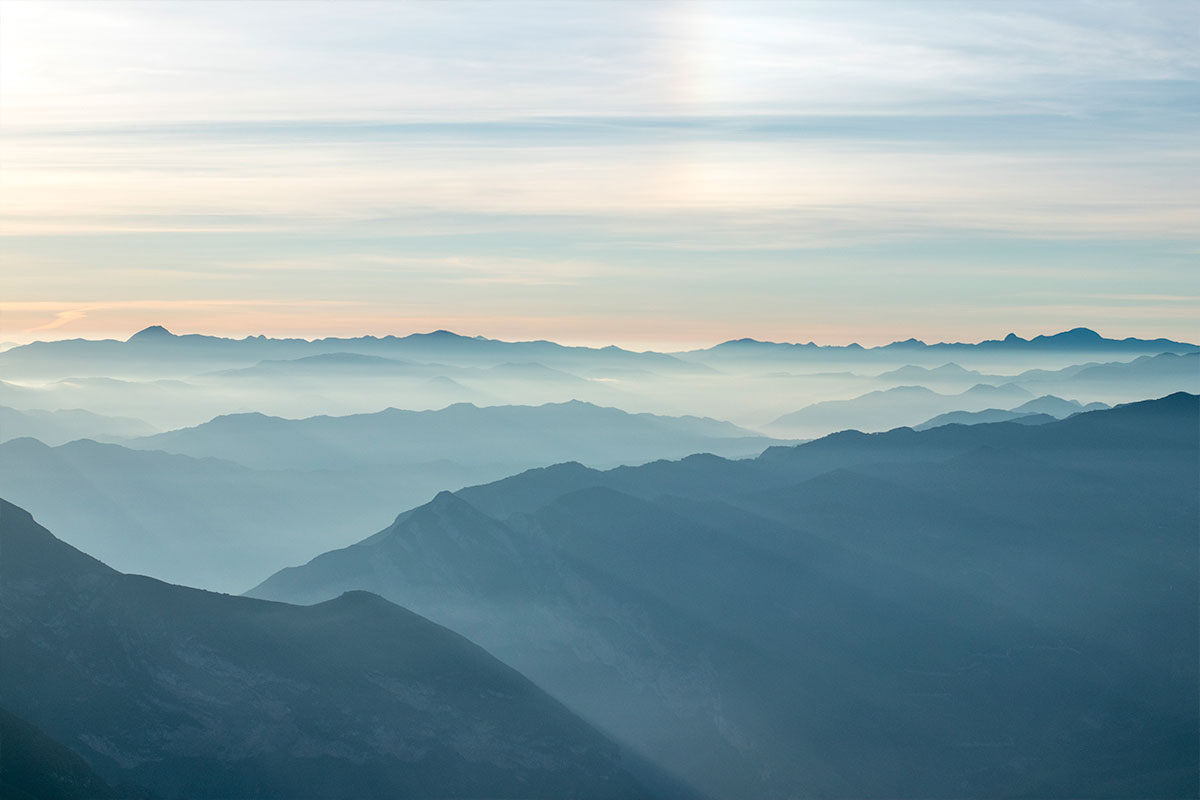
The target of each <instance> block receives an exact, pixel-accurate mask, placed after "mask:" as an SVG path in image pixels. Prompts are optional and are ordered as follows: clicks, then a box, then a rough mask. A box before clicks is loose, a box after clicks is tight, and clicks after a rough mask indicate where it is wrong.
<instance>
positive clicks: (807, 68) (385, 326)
mask: <svg viewBox="0 0 1200 800" xmlns="http://www.w3.org/2000/svg"><path fill="white" fill-rule="evenodd" d="M0 59H2V61H0V147H2V152H3V154H4V158H3V159H2V163H0V201H2V203H3V208H2V209H0V257H2V258H3V262H2V270H0V339H5V340H18V341H23V340H28V339H31V338H59V337H63V336H76V335H88V336H94V335H114V336H125V335H128V333H130V332H132V330H135V329H137V328H138V327H141V326H143V325H145V324H150V323H163V324H166V325H168V326H169V327H172V328H173V329H178V330H180V331H203V332H213V333H226V334H236V335H242V334H248V333H260V332H261V333H268V334H287V335H303V336H319V335H330V334H356V333H377V334H382V333H407V332H410V331H413V330H429V329H433V328H441V327H445V328H451V329H454V330H458V331H460V332H463V333H468V334H484V335H489V336H496V337H503V338H535V337H536V338H542V337H544V338H553V339H557V340H560V341H566V342H581V343H609V342H615V343H619V344H626V345H631V346H654V347H676V346H678V347H685V346H692V345H697V344H709V343H713V342H716V341H720V340H722V339H727V338H734V337H741V336H754V337H757V338H771V339H780V340H801V341H808V340H817V341H825V342H842V343H844V342H848V341H859V342H862V343H877V342H884V341H890V340H892V339H896V338H907V337H908V336H910V335H911V336H918V337H920V338H924V339H934V340H936V339H976V338H984V337H991V336H998V335H1003V334H1005V333H1007V332H1008V331H1010V330H1012V331H1016V332H1018V333H1022V334H1026V335H1029V334H1034V333H1039V332H1047V331H1055V330H1061V329H1065V328H1069V327H1074V326H1077V325H1087V326H1089V327H1094V328H1097V329H1098V330H1100V331H1102V332H1104V333H1106V334H1108V335H1113V336H1126V335H1144V336H1150V335H1154V336H1158V335H1167V336H1173V337H1177V338H1186V339H1191V340H1195V339H1200V331H1198V330H1197V328H1198V327H1200V326H1197V324H1196V319H1197V318H1200V276H1198V273H1197V264H1198V263H1200V211H1198V209H1200V160H1198V155H1200V91H1198V89H1200V3H1195V2H1177V3H1155V4H1146V3H1067V2H1055V3H1039V4H1021V3H993V4H988V3H951V2H938V3H906V2H886V3H868V2H843V3H791V4H789V3H779V2H776V3H763V4H754V3H746V2H739V3H727V4H726V3H703V2H687V3H632V2H626V3H597V4H588V3H578V2H572V3H566V2H562V3H538V4H516V3H486V4H474V3H436V4H419V3H404V4H400V3H366V4H356V3H336V4H326V3H286V2H269V3H262V4H253V3H233V2H202V3H184V2H171V3H153V4H136V3H135V4H126V3H104V2H86V3H79V4H70V3H68V4H58V3H27V2H4V3H2V4H0Z"/></svg>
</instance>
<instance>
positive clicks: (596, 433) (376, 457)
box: [125, 401, 774, 472]
mask: <svg viewBox="0 0 1200 800" xmlns="http://www.w3.org/2000/svg"><path fill="white" fill-rule="evenodd" d="M773 443H774V442H773V441H772V440H771V439H768V438H766V437H763V436H759V435H757V434H755V433H753V432H751V431H749V430H746V429H744V428H739V427H737V426H735V425H731V424H730V423H727V422H721V421H718V420H712V419H701V418H696V417H663V416H655V415H652V414H629V413H626V412H624V411H621V410H619V409H616V408H605V407H600V406H595V405H592V404H591V403H583V402H578V401H572V402H568V403H548V404H545V405H542V406H485V407H477V406H475V405H473V404H470V403H458V404H455V405H452V406H448V407H447V408H444V409H440V410H437V411H405V410H401V409H396V408H389V409H386V410H384V411H380V412H377V413H373V414H355V415H351V416H344V417H328V416H320V417H310V418H307V419H298V420H297V419H283V418H279V417H270V416H266V415H264V414H257V413H253V414H233V415H226V416H221V417H217V418H216V419H214V420H212V421H211V422H207V423H205V424H203V425H199V426H196V427H193V428H186V429H182V430H176V431H169V432H167V433H163V434H157V435H153V436H148V437H143V438H139V439H135V440H131V441H128V442H126V443H125V444H126V445H127V446H129V447H133V448H138V449H153V450H166V451H168V452H173V453H181V454H184V455H191V456H196V457H205V456H213V457H218V458H225V459H229V460H231V461H236V462H238V463H241V464H244V465H246V466H251V467H256V468H262V469H325V470H328V469H344V468H352V467H361V466H367V465H385V464H387V465H405V464H421V463H426V462H430V461H438V460H449V461H454V462H458V463H462V464H472V463H475V464H478V463H485V464H504V465H507V466H509V467H510V469H509V472H516V471H519V470H520V469H523V468H528V467H530V466H534V465H538V464H549V463H554V462H557V461H562V460H564V459H568V458H573V459H578V460H583V461H587V462H590V463H592V464H596V465H598V466H612V465H614V464H620V463H638V462H643V461H649V460H652V459H656V458H679V457H682V456H684V455H687V454H689V453H695V452H700V451H711V452H716V453H720V454H723V455H732V456H746V455H757V454H758V453H760V452H762V450H763V449H764V448H766V447H767V446H768V445H770V444H773Z"/></svg>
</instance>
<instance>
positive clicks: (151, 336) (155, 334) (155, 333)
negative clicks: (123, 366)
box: [125, 325, 175, 342]
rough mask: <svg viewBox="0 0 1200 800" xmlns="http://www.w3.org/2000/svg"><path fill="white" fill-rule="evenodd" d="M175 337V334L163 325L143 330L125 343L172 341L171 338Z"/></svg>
mask: <svg viewBox="0 0 1200 800" xmlns="http://www.w3.org/2000/svg"><path fill="white" fill-rule="evenodd" d="M174 336H175V334H173V333H171V332H170V331H169V330H167V329H166V328H164V327H163V326H162V325H151V326H150V327H148V328H142V329H141V330H140V331H138V332H137V333H135V334H134V335H133V336H130V337H129V338H128V339H126V340H125V341H127V342H133V341H139V342H140V341H154V340H161V339H171V338H174Z"/></svg>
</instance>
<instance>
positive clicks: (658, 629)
mask: <svg viewBox="0 0 1200 800" xmlns="http://www.w3.org/2000/svg"><path fill="white" fill-rule="evenodd" d="M1198 465H1200V398H1197V397H1196V396H1195V395H1188V394H1183V393H1179V394H1175V395H1171V396H1168V397H1165V398H1163V399H1160V400H1155V401H1148V402H1142V403H1135V404H1131V405H1127V406H1121V407H1118V408H1115V409H1112V410H1106V411H1094V412H1086V413H1081V414H1077V415H1075V416H1072V417H1070V418H1068V419H1066V420H1062V421H1058V422H1050V423H1047V424H1044V425H1037V426H1024V425H1017V424H1012V423H998V424H982V425H973V426H945V427H939V428H934V429H931V430H927V431H921V432H915V431H912V430H910V429H899V430H895V431H891V432H889V433H886V434H875V435H867V434H861V433H856V432H847V433H844V434H838V435H835V436H830V437H827V438H824V439H821V440H818V441H815V442H812V443H809V444H805V445H801V446H798V447H776V448H771V449H769V450H767V451H766V452H765V453H764V454H763V455H762V456H761V457H759V458H757V459H753V460H746V461H727V460H724V459H721V458H718V457H715V456H695V457H691V458H687V459H684V460H682V461H678V462H657V463H652V464H648V465H645V466H642V467H632V468H631V467H625V468H619V469H615V470H610V471H607V472H599V471H596V470H591V469H587V468H585V467H582V466H580V465H578V464H564V465H559V466H555V467H551V468H547V469H540V470H534V471H531V472H527V473H524V474H522V475H518V476H514V477H511V478H508V479H505V480H502V481H498V482H496V483H493V484H488V485H483V486H478V487H472V488H469V489H464V490H461V491H459V492H457V493H454V494H450V493H444V494H441V495H439V496H438V497H437V498H436V499H435V500H434V501H433V502H431V503H429V504H427V505H425V506H422V507H419V508H416V509H413V510H411V511H409V512H406V513H404V514H401V515H400V516H399V517H398V518H397V520H396V522H395V523H394V524H393V525H392V526H391V527H389V528H387V529H385V530H383V531H381V532H380V533H378V534H376V535H374V536H372V537H370V538H368V539H366V540H364V541H363V542H362V543H360V544H359V545H355V546H352V547H349V548H346V549H343V550H339V551H335V552H330V553H328V554H326V555H323V556H321V557H319V558H317V559H314V560H313V561H311V562H310V563H308V564H306V565H304V566H302V567H298V568H295V569H289V570H284V571H283V572H281V573H279V574H278V575H276V576H274V577H273V578H271V579H270V580H268V581H267V582H266V583H264V584H263V585H262V586H260V587H258V588H257V589H256V590H255V591H254V592H252V594H253V595H254V596H258V597H265V598H276V599H287V600H291V601H295V602H310V603H311V602H322V601H325V600H327V599H328V598H331V597H337V596H339V595H340V594H341V593H342V592H343V591H346V590H348V589H355V588H357V589H367V590H370V591H375V592H378V593H380V594H382V595H384V596H385V597H388V598H390V599H392V600H395V601H397V602H401V603H402V604H405V605H407V606H408V607H411V608H413V609H414V610H416V611H418V613H422V614H425V615H427V616H428V617H429V618H431V619H433V620H434V621H436V622H439V623H441V624H444V625H446V626H447V627H450V628H452V629H454V630H457V631H459V632H460V633H463V634H465V635H467V636H468V637H471V638H474V639H475V640H476V641H479V642H480V643H481V644H483V645H484V646H486V647H488V648H489V649H491V650H492V652H494V653H495V654H496V655H497V656H499V657H500V658H501V659H502V660H504V661H506V662H507V663H509V664H512V665H514V666H515V667H517V668H518V669H520V670H521V671H522V672H524V673H525V674H527V675H529V676H530V677H531V678H533V679H534V680H535V682H537V683H538V684H539V685H541V686H542V687H544V688H546V689H547V690H549V691H550V693H551V694H553V695H554V696H556V697H558V698H560V699H562V700H563V701H564V702H566V703H567V704H568V705H569V706H571V707H572V708H574V709H576V710H578V711H580V712H582V713H583V715H584V716H585V717H587V718H589V719H592V720H594V721H596V722H597V723H599V724H600V726H601V727H602V728H604V729H605V730H608V731H610V732H612V733H613V734H614V735H616V736H617V737H618V738H620V739H623V740H625V741H628V742H630V743H632V744H634V745H635V746H636V747H637V748H638V749H640V750H641V751H643V752H645V753H646V754H647V755H649V756H650V757H651V758H652V759H654V760H655V761H657V762H658V763H660V764H662V765H664V766H665V767H667V768H668V769H669V770H670V771H672V772H674V773H676V774H679V775H681V776H683V777H685V778H687V779H689V780H690V781H692V782H694V783H695V784H697V785H702V786H704V787H705V788H706V789H709V790H711V791H712V793H713V794H714V795H717V796H720V797H729V798H744V797H780V798H782V797H794V796H820V797H890V798H896V797H925V798H928V797H994V796H1029V797H1032V796H1037V797H1067V796H1070V797H1087V798H1092V797H1095V798H1099V797H1135V796H1136V797H1180V798H1183V797H1189V798H1190V797H1195V796H1196V795H1197V792H1198V790H1200V768H1198V766H1197V759H1196V757H1195V756H1196V752H1197V749H1198V747H1200V712H1198V708H1200V690H1198V683H1200V678H1198V676H1197V671H1196V663H1197V659H1198V658H1200V643H1198V638H1200V634H1198V631H1200V612H1198V606H1197V602H1196V597H1197V592H1198V591H1200V577H1198V575H1197V571H1198V563H1200V545H1198V542H1200V529H1198V526H1200V522H1198V520H1200V498H1198V496H1197V491H1196V479H1197V469H1198Z"/></svg>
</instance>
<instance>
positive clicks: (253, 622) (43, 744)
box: [0, 501, 681, 800]
mask: <svg viewBox="0 0 1200 800" xmlns="http://www.w3.org/2000/svg"><path fill="white" fill-rule="evenodd" d="M0 553H2V556H3V558H2V559H0V650H2V651H3V658H2V659H0V706H3V707H5V708H7V709H9V710H11V711H12V712H13V713H14V714H16V715H17V716H18V717H20V718H21V719H23V720H27V721H28V722H29V723H32V725H35V726H36V727H37V728H38V729H40V732H39V731H36V730H34V729H33V728H31V727H29V726H25V727H22V725H24V723H21V722H20V721H19V720H18V721H16V722H13V721H12V720H9V719H8V718H7V717H5V718H3V721H4V725H5V730H6V731H7V730H9V729H10V728H14V729H16V730H18V732H19V733H20V736H18V738H17V739H16V740H15V741H14V740H9V739H8V738H7V736H6V741H5V742H4V749H5V755H6V757H7V755H8V753H9V752H10V751H9V748H10V747H14V746H18V745H21V744H22V743H25V744H27V745H28V746H29V748H30V750H31V752H35V753H38V754H40V755H39V758H40V759H41V762H38V761H37V760H35V761H34V762H31V763H27V764H26V765H25V766H26V767H29V769H27V770H25V772H24V773H21V774H12V773H10V767H9V766H6V767H5V773H4V777H5V780H6V781H8V780H9V778H10V777H12V779H13V780H14V781H15V780H17V779H18V778H19V779H20V780H21V781H22V784H21V785H22V786H31V785H37V782H38V781H39V780H41V781H43V782H45V781H50V782H51V783H54V781H55V780H58V781H59V783H62V781H67V782H68V784H69V785H70V786H74V788H73V789H70V791H68V792H67V793H66V794H65V795H61V796H71V797H75V798H80V797H105V796H113V795H106V794H105V792H106V791H108V789H107V787H106V786H105V783H107V784H109V785H120V784H125V785H126V786H129V785H136V786H140V787H144V789H145V790H148V791H149V792H150V793H152V794H154V795H157V796H160V797H164V798H250V797H262V798H268V797H273V798H316V797H319V798H381V800H382V799H383V798H398V797H420V798H433V797H437V798H451V797H464V798H465V797H471V798H477V797H506V798H518V797H519V798H530V797H540V798H583V797H587V798H592V797H606V798H627V797H649V796H652V795H653V794H654V793H652V792H650V791H648V790H647V789H646V788H645V785H644V784H643V782H642V780H641V779H640V778H635V777H634V776H633V774H631V771H630V769H631V768H630V766H629V765H628V764H627V763H626V758H625V756H624V755H623V754H622V752H621V751H620V749H619V748H618V747H617V746H616V745H615V744H614V743H613V742H611V741H610V740H608V739H606V738H605V737H604V736H602V735H601V734H599V733H597V732H596V731H594V730H593V729H591V728H590V727H589V726H588V725H587V724H585V723H584V722H583V721H581V720H580V719H579V718H577V717H576V716H574V715H573V714H572V713H571V712H569V711H568V710H567V709H565V708H564V707H562V706H561V705H560V704H559V703H557V702H556V701H554V700H552V699H551V698H549V697H547V696H546V695H545V694H544V693H543V692H542V691H541V690H540V689H538V688H537V687H536V686H534V685H533V684H532V683H530V682H529V681H528V680H526V679H525V678H523V677H522V676H521V675H519V674H518V673H516V672H515V671H513V670H512V669H510V668H508V667H506V666H505V665H503V664H501V663H500V662H498V661H497V660H496V659H494V658H492V657H491V656H489V655H488V654H487V653H486V652H484V651H483V650H482V649H480V648H479V647H477V646H475V645H473V644H471V643H470V642H468V641H467V640H465V639H463V638H462V637H460V636H458V635H457V634H454V633H452V632H450V631H448V630H446V629H444V628H442V627H440V626H438V625H435V624H433V623H431V622H429V621H428V620H426V619H423V618H422V617H419V616H417V615H416V614H413V613H411V612H409V611H406V610H405V609H403V608H400V607H398V606H396V605H393V604H392V603H389V602H387V601H386V600H383V599H382V598H380V597H378V596H376V595H372V594H368V593H366V592H349V593H346V594H344V595H342V596H340V597H338V598H335V599H332V600H330V601H328V602H324V603H320V604H318V605H315V606H312V607H297V606H290V605H286V604H283V603H274V602H267V601H262V600H251V599H249V598H243V597H231V596H229V595H220V594H214V593H211V592H204V591H199V590H195V589H187V588H183V587H179V586H172V585H170V584H165V583H162V582H159V581H156V580H153V579H150V578H145V577H142V576H137V575H124V574H121V573H118V572H116V571H114V570H112V569H109V568H108V567H106V566H105V565H104V564H102V563H100V562H99V561H96V560H95V559H93V558H90V557H89V556H87V555H84V554H83V553H81V552H79V551H78V550H76V549H74V548H72V547H70V546H69V545H67V544H65V543H64V542H62V541H60V540H58V539H56V538H55V537H54V536H53V535H51V534H50V533H49V532H48V531H47V530H45V529H44V528H42V527H41V526H40V525H38V524H37V523H36V522H35V521H34V520H33V518H32V517H30V516H29V514H27V513H26V512H25V511H23V510H22V509H20V508H18V507H16V506H14V505H12V504H10V503H7V502H5V501H0ZM41 732H44V734H43V733H41ZM47 737H48V738H47ZM55 742H57V743H60V744H61V745H65V746H66V747H67V748H70V750H71V751H74V753H77V754H78V755H79V756H82V760H79V759H73V758H72V757H71V756H70V755H69V754H68V753H66V752H65V750H62V749H56V745H55V744H54V743H55ZM83 761H86V765H85V764H83ZM5 763H6V765H7V764H8V762H7V761H6V762H5ZM37 763H45V764H47V765H48V766H47V767H46V768H45V769H43V770H39V769H38V768H37ZM56 765H57V766H56ZM92 770H94V771H95V773H97V774H98V776H99V777H98V778H97V777H96V775H93V774H92V773H91V771H92ZM30 771H32V772H33V773H34V774H33V775H30V774H28V773H29V772H30ZM47 771H48V772H49V774H48V775H47V774H44V773H46V772H47ZM17 772H18V773H20V770H18V771H17ZM39 772H41V773H43V774H38V773H39ZM56 776H57V777H56ZM60 778H61V780H59V779H60ZM72 781H73V782H74V783H70V782H72ZM88 781H91V782H92V783H88ZM88 786H92V787H93V788H91V789H89V788H87V787H88ZM6 787H7V783H6ZM23 791H26V792H29V791H30V790H29V789H24V790H23ZM679 793H681V792H680V791H679V790H678V789H675V790H671V791H664V792H663V794H662V795H660V796H664V797H674V796H678V794H679ZM10 796H11V797H13V798H19V797H21V795H20V794H19V793H14V794H11V795H10V794H9V793H8V791H7V788H6V793H5V797H6V799H7V798H8V797H10ZM36 796H39V797H40V796H41V795H40V794H39V795H36ZM47 796H51V797H52V796H54V795H53V794H52V793H51V794H49V795H47ZM122 796H125V797H128V796H131V794H130V793H129V792H128V791H125V792H123V793H122Z"/></svg>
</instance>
